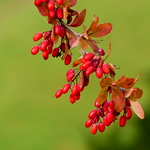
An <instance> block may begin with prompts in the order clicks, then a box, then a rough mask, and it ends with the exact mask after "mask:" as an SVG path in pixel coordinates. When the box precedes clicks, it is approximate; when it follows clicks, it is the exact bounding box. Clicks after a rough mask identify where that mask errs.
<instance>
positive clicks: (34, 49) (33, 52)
mask: <svg viewBox="0 0 150 150" xmlns="http://www.w3.org/2000/svg"><path fill="white" fill-rule="evenodd" d="M38 52H39V47H38V46H34V47H33V48H32V49H31V54H32V55H36V54H37V53H38Z"/></svg>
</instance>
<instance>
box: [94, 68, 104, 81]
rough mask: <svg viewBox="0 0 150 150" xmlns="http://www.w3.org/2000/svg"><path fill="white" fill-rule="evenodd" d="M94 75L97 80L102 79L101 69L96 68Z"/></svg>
mask: <svg viewBox="0 0 150 150" xmlns="http://www.w3.org/2000/svg"><path fill="white" fill-rule="evenodd" d="M95 74H96V77H97V78H102V77H103V70H102V68H100V67H98V68H97V69H96V72H95Z"/></svg>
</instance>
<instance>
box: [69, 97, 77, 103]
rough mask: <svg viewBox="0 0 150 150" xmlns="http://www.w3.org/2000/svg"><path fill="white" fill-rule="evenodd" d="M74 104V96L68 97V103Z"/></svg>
mask: <svg viewBox="0 0 150 150" xmlns="http://www.w3.org/2000/svg"><path fill="white" fill-rule="evenodd" d="M75 102H76V100H75V98H74V96H73V95H70V103H72V104H73V103H75Z"/></svg>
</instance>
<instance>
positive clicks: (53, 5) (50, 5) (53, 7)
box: [47, 0, 55, 10]
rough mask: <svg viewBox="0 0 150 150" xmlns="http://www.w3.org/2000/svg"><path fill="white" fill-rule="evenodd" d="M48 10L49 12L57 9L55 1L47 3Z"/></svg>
mask: <svg viewBox="0 0 150 150" xmlns="http://www.w3.org/2000/svg"><path fill="white" fill-rule="evenodd" d="M47 8H48V9H49V10H53V9H55V3H54V1H53V0H50V1H49V2H48V3H47Z"/></svg>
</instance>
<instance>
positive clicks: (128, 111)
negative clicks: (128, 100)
mask: <svg viewBox="0 0 150 150" xmlns="http://www.w3.org/2000/svg"><path fill="white" fill-rule="evenodd" d="M125 114H126V118H127V119H130V118H131V117H132V111H131V109H130V107H126V108H125Z"/></svg>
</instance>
